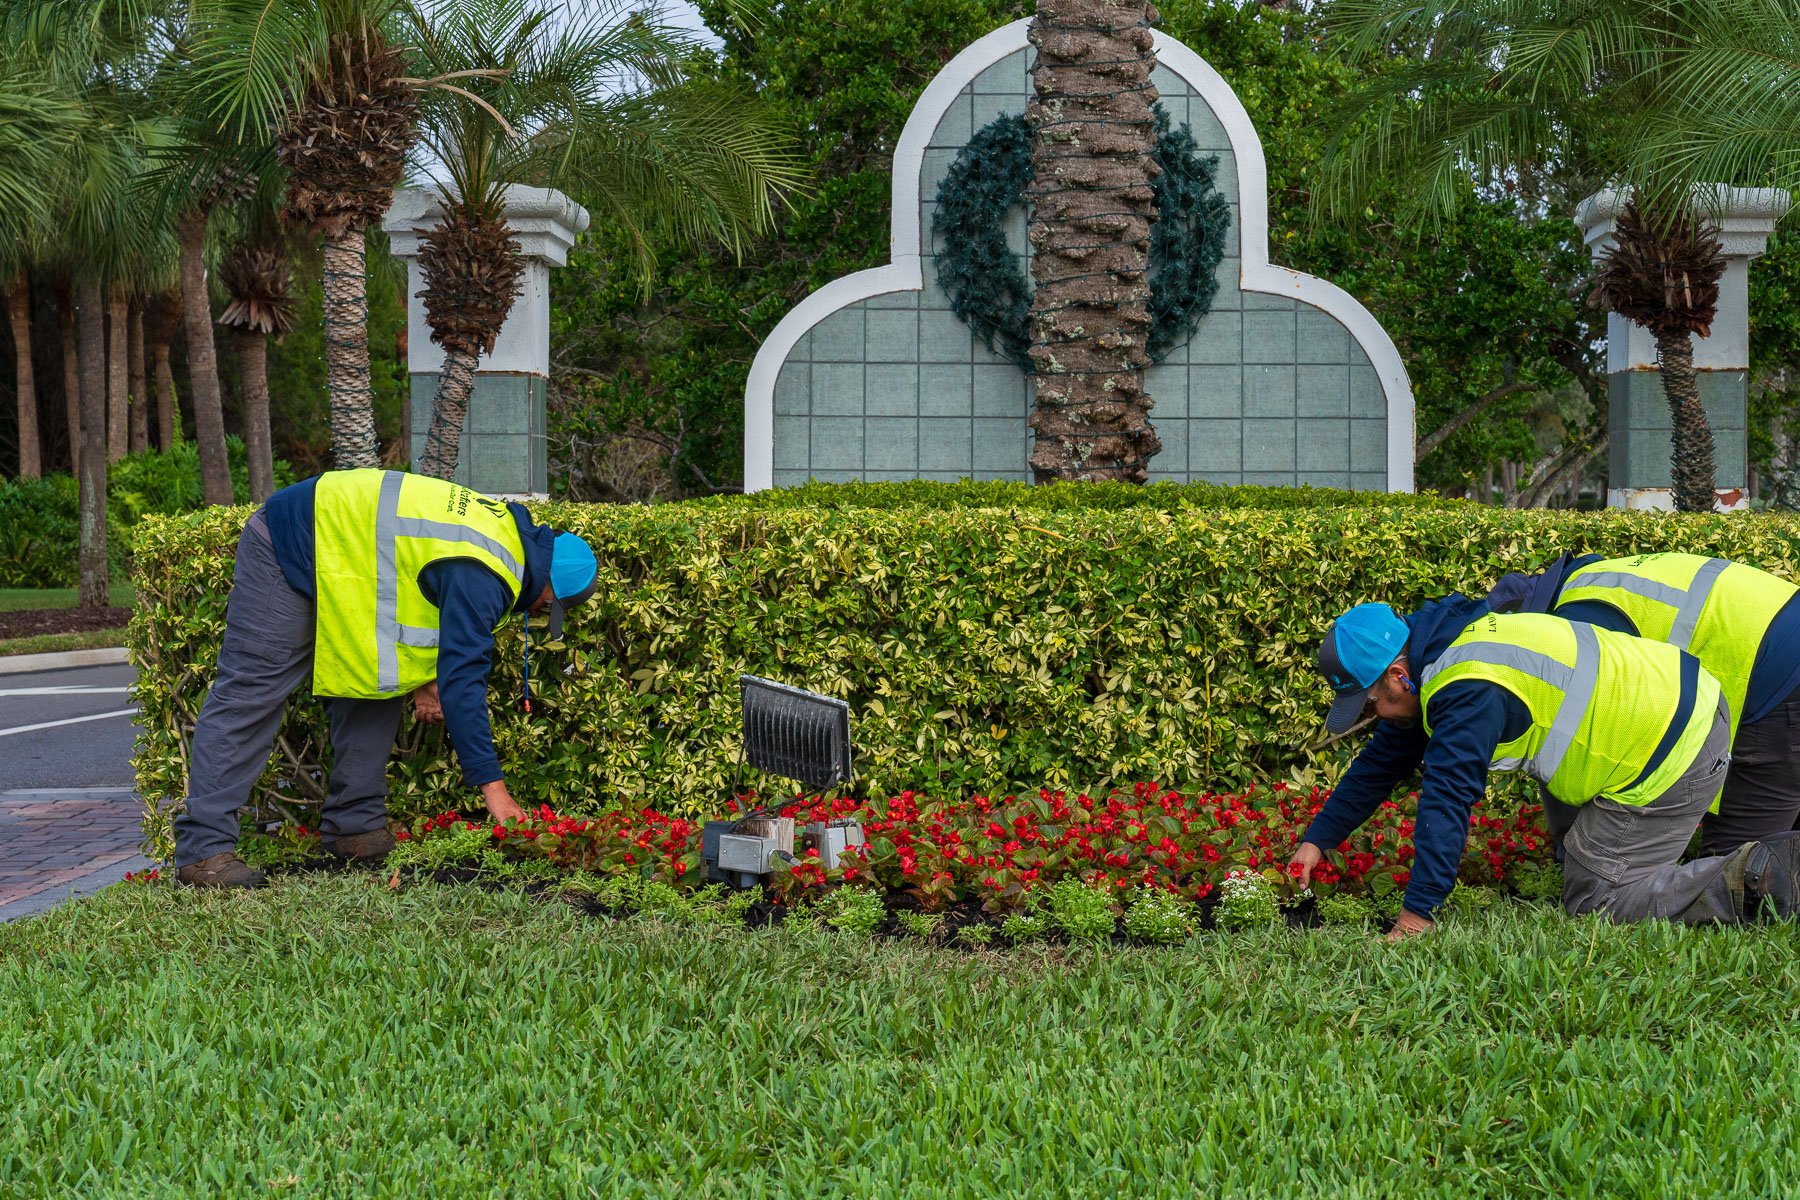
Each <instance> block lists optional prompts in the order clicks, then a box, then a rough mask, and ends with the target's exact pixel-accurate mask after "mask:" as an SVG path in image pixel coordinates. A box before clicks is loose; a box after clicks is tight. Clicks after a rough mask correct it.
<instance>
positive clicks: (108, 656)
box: [0, 646, 131, 675]
mask: <svg viewBox="0 0 1800 1200" xmlns="http://www.w3.org/2000/svg"><path fill="white" fill-rule="evenodd" d="M130 661H131V658H130V654H129V652H128V651H127V650H126V649H125V647H123V646H96V647H94V648H92V649H90V650H60V651H57V652H56V653H53V654H8V655H5V656H0V675H24V674H26V673H28V672H31V671H60V670H63V669H64V668H67V667H105V666H111V665H112V664H114V663H122V662H130Z"/></svg>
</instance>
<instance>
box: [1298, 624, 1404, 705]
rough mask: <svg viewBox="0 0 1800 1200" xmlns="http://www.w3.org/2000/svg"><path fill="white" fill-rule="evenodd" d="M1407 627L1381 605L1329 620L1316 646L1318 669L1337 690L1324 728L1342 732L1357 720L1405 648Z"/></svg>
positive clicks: (1333, 689)
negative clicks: (1376, 687) (1325, 630)
mask: <svg viewBox="0 0 1800 1200" xmlns="http://www.w3.org/2000/svg"><path fill="white" fill-rule="evenodd" d="M1409 632H1410V630H1409V629H1408V628H1407V625H1406V622H1405V621H1403V620H1401V619H1400V617H1399V616H1398V615H1397V614H1396V613H1395V612H1394V610H1393V609H1391V608H1389V607H1388V606H1387V605H1385V604H1359V605H1357V606H1356V607H1355V608H1353V609H1351V610H1350V611H1349V612H1347V613H1345V614H1344V615H1343V616H1341V617H1339V618H1338V619H1337V620H1335V621H1333V622H1332V623H1331V629H1330V630H1329V631H1328V632H1327V633H1326V634H1325V640H1324V641H1323V642H1322V643H1320V645H1319V670H1321V671H1323V672H1324V673H1325V679H1326V682H1328V683H1330V684H1331V690H1332V691H1334V692H1336V693H1337V700H1336V701H1334V702H1333V703H1332V705H1331V711H1330V712H1329V713H1327V714H1326V715H1325V728H1326V729H1329V730H1330V731H1331V732H1332V733H1342V732H1344V731H1345V730H1346V729H1349V728H1350V727H1351V726H1352V725H1354V724H1356V722H1357V719H1358V718H1359V717H1361V716H1362V712H1363V708H1364V707H1365V706H1366V705H1367V704H1368V700H1369V689H1370V688H1372V687H1374V686H1375V683H1376V681H1377V680H1379V679H1380V678H1381V675H1382V672H1384V671H1386V670H1387V669H1388V667H1390V666H1392V665H1393V662H1394V660H1395V659H1396V658H1399V657H1400V656H1401V655H1402V654H1404V653H1405V652H1406V638H1407V635H1408V633H1409Z"/></svg>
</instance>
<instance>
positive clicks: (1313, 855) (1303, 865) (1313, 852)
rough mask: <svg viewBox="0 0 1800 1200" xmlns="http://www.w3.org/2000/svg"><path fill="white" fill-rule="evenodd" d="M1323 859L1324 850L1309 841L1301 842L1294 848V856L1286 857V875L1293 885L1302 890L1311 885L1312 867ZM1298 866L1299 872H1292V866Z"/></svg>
mask: <svg viewBox="0 0 1800 1200" xmlns="http://www.w3.org/2000/svg"><path fill="white" fill-rule="evenodd" d="M1324 861H1325V852H1324V851H1323V850H1321V849H1319V848H1318V847H1317V846H1315V845H1313V844H1312V843H1311V842H1301V843H1300V844H1299V845H1298V846H1297V847H1295V848H1294V857H1292V858H1290V859H1288V868H1289V869H1288V876H1289V878H1291V879H1292V880H1293V881H1294V884H1295V886H1297V887H1299V888H1300V889H1301V890H1302V891H1305V890H1306V889H1307V888H1309V887H1311V886H1312V873H1313V868H1314V867H1316V866H1318V865H1319V864H1320V863H1322V862H1324ZM1294 867H1299V868H1300V873H1299V874H1298V875H1296V874H1294V872H1293V868H1294Z"/></svg>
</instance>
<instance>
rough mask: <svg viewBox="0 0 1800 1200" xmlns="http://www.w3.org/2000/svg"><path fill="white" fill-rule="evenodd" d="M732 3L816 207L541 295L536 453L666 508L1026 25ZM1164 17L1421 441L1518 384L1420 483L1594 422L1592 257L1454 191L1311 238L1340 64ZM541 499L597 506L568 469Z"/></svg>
mask: <svg viewBox="0 0 1800 1200" xmlns="http://www.w3.org/2000/svg"><path fill="white" fill-rule="evenodd" d="M728 7H729V6H728V4H727V3H726V0H703V2H702V3H701V5H700V8H701V12H702V13H703V15H704V16H705V17H706V19H707V21H708V23H709V24H710V25H711V26H712V27H713V28H714V29H715V30H717V31H718V32H719V34H720V36H721V38H722V40H723V43H724V48H723V50H722V52H721V54H720V63H719V69H720V71H721V72H722V73H723V74H724V75H726V76H727V77H729V78H732V79H735V80H740V81H743V82H745V83H747V84H749V85H751V86H753V87H755V88H756V89H757V90H758V92H759V94H761V95H762V96H763V97H764V98H765V99H767V100H768V101H769V102H770V103H772V104H775V105H777V106H778V107H780V108H782V109H784V110H785V111H786V112H787V113H788V114H789V116H790V119H791V120H792V122H793V124H794V126H795V127H796V128H798V129H800V130H802V131H803V134H802V136H803V138H804V139H805V144H806V147H807V150H808V152H809V153H810V155H811V157H812V161H813V164H814V167H815V170H816V173H817V188H816V192H815V193H814V194H813V195H810V196H806V197H799V198H796V199H795V201H794V202H793V205H792V207H791V209H790V211H789V212H788V214H787V216H786V219H785V221H784V223H783V225H782V228H781V231H780V233H779V235H778V236H776V237H775V238H772V239H770V240H768V241H766V242H764V243H762V244H760V245H758V246H756V247H755V248H754V249H753V251H752V252H751V254H750V256H749V257H748V258H747V259H746V261H745V262H743V263H742V264H738V263H736V262H734V261H732V260H730V259H729V258H726V257H721V256H717V255H712V256H707V255H699V256H696V255H694V254H693V253H692V252H689V251H681V252H677V251H675V250H674V249H672V248H665V249H664V252H663V253H662V255H661V260H660V262H661V268H662V271H661V274H660V275H659V279H658V282H657V284H656V286H655V288H654V290H653V292H652V293H651V295H650V296H649V297H648V298H645V297H644V296H643V295H642V293H641V291H640V289H639V287H638V285H637V283H636V281H635V279H634V278H633V277H632V274H631V259H630V256H629V253H628V248H627V246H626V245H625V243H624V241H623V239H622V238H620V237H619V236H618V235H617V234H616V233H614V232H612V231H608V230H606V229H598V230H595V231H594V232H593V233H592V234H590V235H589V237H588V238H587V240H586V242H585V243H584V245H583V246H582V247H581V248H580V249H578V250H577V252H576V254H575V255H574V257H573V258H572V259H571V262H570V265H569V267H568V268H566V269H564V270H561V271H558V272H555V273H554V274H553V276H552V287H553V289H554V293H555V294H554V304H555V309H554V312H553V332H552V357H553V360H554V362H555V364H556V383H557V388H556V396H555V401H556V403H555V412H554V413H553V417H552V427H551V432H552V438H553V451H554V452H555V453H556V454H557V456H558V457H559V458H561V459H562V460H563V461H565V462H567V461H570V459H571V457H572V456H571V453H570V448H571V446H572V445H574V444H576V443H580V442H585V443H591V442H592V441H594V440H595V439H599V438H604V437H605V436H607V435H608V434H616V433H618V432H620V431H625V430H637V431H648V432H649V433H651V434H652V435H653V440H655V441H656V442H657V443H659V444H660V445H662V446H664V447H666V448H667V452H668V466H667V469H668V472H669V474H670V475H671V476H672V478H673V480H674V483H675V489H676V491H677V492H678V493H679V494H685V495H693V494H697V493H702V492H707V491H712V490H730V489H731V488H733V487H735V486H736V485H737V484H738V483H739V481H740V478H741V469H742V467H741V431H742V427H743V426H742V421H743V416H742V403H743V386H744V381H745V379H746V378H747V376H748V374H749V368H750V363H751V360H752V358H753V357H754V355H755V352H756V348H757V346H758V344H759V343H760V340H761V338H762V337H763V336H764V335H766V334H767V333H768V332H769V331H770V330H771V329H773V328H774V325H775V323H776V322H777V321H778V320H780V318H781V317H782V315H784V314H785V313H786V312H787V311H788V309H789V308H791V307H792V306H793V305H794V304H796V303H798V302H799V301H800V300H801V299H802V298H804V297H805V296H806V295H807V294H808V293H809V292H811V291H813V290H814V289H816V288H818V287H820V286H823V285H824V284H825V283H827V282H829V281H830V280H832V279H835V278H837V277H839V276H841V275H844V274H848V273H849V272H852V271H856V270H861V269H864V268H866V267H870V266H874V265H877V264H879V263H882V262H885V261H886V258H887V251H888V201H889V194H890V193H889V189H890V186H891V180H890V177H889V170H890V167H891V155H892V152H893V147H894V143H895V141H896V140H897V139H898V137H899V133H900V130H901V128H902V126H903V125H904V123H905V120H906V117H907V115H908V114H909V113H910V112H911V109H912V106H913V104H914V102H915V101H916V100H917V98H918V95H919V93H920V92H921V91H922V90H923V88H924V86H925V84H926V83H927V82H929V80H930V79H931V77H932V76H933V75H934V74H935V73H936V71H937V70H938V69H939V67H940V66H941V65H942V64H943V63H944V62H947V61H948V60H949V59H950V58H951V57H953V56H954V55H955V54H957V53H958V52H959V51H961V50H962V49H963V47H965V46H966V45H967V44H968V43H969V42H971V41H973V40H974V39H976V38H977V37H979V36H981V35H982V34H985V33H987V32H988V31H990V30H992V29H994V28H997V27H998V26H1000V25H1002V24H1005V23H1007V22H1009V21H1012V20H1015V19H1017V18H1019V17H1022V16H1026V15H1029V13H1030V11H1031V10H1030V6H1029V5H1021V4H1016V3H1002V2H998V0H947V2H942V3H938V2H932V3H926V2H925V0H895V2H891V3H890V2H887V0H796V2H794V3H790V4H783V5H780V6H775V7H773V8H772V9H771V10H770V11H767V12H766V13H765V14H763V15H762V16H761V17H760V19H759V22H758V23H757V24H755V25H753V26H752V27H750V28H748V29H745V28H741V27H739V26H738V25H737V24H736V23H734V22H733V21H732V19H731V17H730V15H729V12H728ZM1159 7H1161V9H1162V12H1163V22H1162V26H1161V27H1162V29H1163V30H1164V32H1166V33H1168V34H1170V35H1171V36H1173V37H1175V38H1178V39H1180V40H1181V41H1183V42H1184V43H1186V44H1187V45H1189V46H1191V47H1193V48H1194V49H1195V50H1196V51H1198V52H1199V53H1200V54H1201V56H1202V57H1204V58H1205V59H1206V60H1207V61H1208V62H1210V63H1211V64H1212V65H1213V66H1215V67H1216V68H1217V69H1218V70H1219V71H1220V73H1221V74H1223V75H1224V76H1225V78H1226V79H1227V80H1228V81H1229V82H1230V83H1231V84H1232V86H1233V87H1234V88H1235V89H1236V90H1237V92H1238V95H1239V96H1240V98H1241V99H1242V100H1243V102H1244V105H1245V107H1246V108H1247V109H1248V110H1249V112H1250V115H1251V118H1252V120H1253V121H1254V122H1255V125H1256V128H1257V131H1258V133H1259V134H1260V135H1261V137H1262V140H1263V146H1264V150H1265V152H1266V157H1267V160H1268V164H1269V211H1270V250H1271V257H1272V258H1273V259H1274V261H1276V262H1278V263H1282V264H1285V265H1288V266H1292V267H1295V268H1297V269H1300V270H1305V271H1309V272H1313V273H1316V274H1319V275H1322V276H1324V277H1325V278H1327V279H1330V280H1332V281H1333V282H1335V283H1337V284H1339V285H1340V286H1343V287H1344V288H1346V289H1347V290H1349V291H1350V292H1351V293H1353V294H1354V295H1356V296H1357V297H1358V298H1359V299H1360V300H1362V301H1363V302H1364V303H1365V304H1367V305H1368V306H1369V308H1370V309H1371V310H1372V311H1373V312H1374V313H1375V315H1376V316H1377V317H1378V318H1379V319H1380V320H1381V321H1382V323H1383V325H1384V326H1385V327H1386V328H1387V330H1388V331H1389V333H1390V334H1391V335H1392V336H1393V338H1394V340H1395V342H1396V344H1397V345H1398V346H1399V348H1400V350H1401V353H1402V355H1403V356H1404V358H1405V360H1406V363H1407V369H1408V371H1409V373H1410V374H1411V377H1412V382H1413V389H1414V392H1415V394H1416V396H1417V399H1418V428H1419V431H1420V432H1421V434H1423V433H1425V432H1428V431H1430V430H1432V429H1434V428H1436V427H1437V426H1438V425H1440V424H1441V423H1442V422H1443V421H1444V420H1446V419H1447V418H1448V417H1449V416H1451V415H1453V414H1454V413H1456V412H1459V411H1461V410H1462V409H1464V408H1466V407H1467V406H1468V405H1469V403H1470V402H1472V401H1473V400H1474V399H1476V398H1477V397H1480V396H1481V395H1483V394H1484V393H1486V392H1488V391H1490V390H1491V389H1493V388H1495V387H1497V386H1499V385H1500V384H1501V383H1502V382H1504V381H1505V380H1506V378H1507V377H1508V376H1507V372H1508V371H1509V370H1510V371H1512V372H1513V377H1514V378H1517V379H1520V380H1523V381H1525V382H1527V383H1529V384H1531V385H1532V389H1533V390H1532V391H1528V392H1525V393H1522V394H1519V395H1516V396H1513V397H1511V398H1509V399H1507V400H1504V401H1502V402H1500V403H1499V404H1498V405H1497V406H1495V407H1494V408H1493V409H1492V410H1490V412H1489V414H1488V416H1487V417H1486V418H1485V419H1483V420H1481V421H1477V422H1475V423H1473V424H1472V426H1471V427H1470V428H1467V429H1465V430H1463V431H1461V432H1460V433H1458V434H1457V435H1455V436H1454V437H1452V438H1451V439H1450V440H1449V441H1448V442H1447V443H1446V444H1445V445H1444V446H1443V447H1442V448H1440V449H1438V450H1437V451H1436V452H1434V453H1433V454H1432V455H1430V456H1428V457H1427V458H1426V459H1425V461H1424V462H1423V463H1422V464H1421V466H1420V470H1419V481H1420V486H1422V487H1436V488H1439V489H1447V488H1454V487H1458V486H1462V485H1464V484H1466V483H1468V482H1469V481H1471V480H1472V479H1474V478H1475V477H1477V476H1478V475H1479V474H1480V473H1481V471H1482V470H1483V468H1484V467H1487V466H1490V465H1493V464H1494V463H1496V462H1497V461H1499V460H1500V459H1503V458H1510V459H1512V460H1514V461H1523V462H1527V463H1529V462H1531V461H1534V460H1535V459H1536V458H1537V457H1538V456H1539V453H1540V450H1539V447H1540V446H1541V445H1542V444H1543V439H1544V438H1546V437H1555V436H1559V435H1560V434H1561V433H1562V432H1564V431H1565V428H1564V427H1565V426H1566V425H1567V424H1568V423H1569V420H1570V418H1569V417H1568V415H1567V414H1565V413H1563V412H1561V411H1559V410H1558V409H1557V406H1556V405H1554V404H1552V403H1551V402H1550V400H1549V398H1548V395H1547V394H1548V393H1552V392H1555V391H1556V390H1557V389H1559V388H1564V389H1566V388H1567V387H1569V386H1571V385H1579V387H1580V388H1581V389H1582V390H1584V391H1585V392H1586V395H1587V404H1586V406H1578V407H1585V408H1586V411H1587V414H1588V417H1587V419H1589V420H1591V419H1593V418H1594V417H1596V416H1597V415H1598V413H1599V412H1600V411H1601V410H1603V408H1604V394H1603V386H1604V381H1603V378H1602V376H1601V372H1602V371H1603V369H1604V368H1603V364H1602V363H1601V361H1600V356H1599V348H1600V338H1601V337H1602V336H1603V334H1604V321H1603V320H1602V319H1601V316H1600V314H1599V313H1597V312H1595V311H1594V310H1592V309H1590V308H1589V307H1588V306H1587V305H1586V303H1585V300H1584V294H1585V292H1584V287H1583V280H1584V279H1585V275H1586V272H1587V269H1588V255H1587V252H1586V250H1585V249H1584V248H1583V247H1582V245H1581V242H1580V239H1579V236H1578V234H1577V232H1576V229H1575V226H1574V223H1573V221H1571V220H1570V219H1568V214H1567V213H1565V212H1562V211H1560V210H1559V211H1554V212H1551V211H1541V210H1540V207H1539V206H1536V205H1534V204H1533V203H1528V202H1525V201H1523V200H1520V199H1515V198H1512V197H1507V196H1489V197H1479V196H1477V195H1475V194H1474V192H1473V191H1471V193H1470V195H1469V196H1468V198H1467V202H1466V203H1465V204H1464V205H1463V207H1462V208H1461V209H1460V210H1459V211H1458V212H1457V213H1456V214H1455V215H1454V217H1453V218H1452V219H1451V220H1449V221H1447V222H1446V223H1445V224H1444V225H1443V226H1442V227H1441V228H1438V229H1436V230H1429V231H1421V230H1419V229H1417V228H1414V227H1410V226H1409V227H1405V228H1401V227H1398V226H1396V225H1395V224H1394V223H1392V221H1391V219H1390V217H1389V215H1388V214H1389V213H1390V212H1391V211H1393V209H1394V207H1395V204H1393V203H1387V202H1383V201H1381V200H1380V199H1379V198H1378V200H1377V201H1376V202H1375V203H1372V204H1371V206H1370V207H1369V208H1368V209H1367V210H1366V211H1365V212H1364V213H1363V214H1362V219H1361V220H1360V221H1358V222H1356V223H1354V224H1342V225H1337V226H1333V227H1328V228H1319V229H1315V228H1314V227H1313V226H1312V224H1311V221H1310V217H1309V212H1308V205H1309V201H1310V196H1311V193H1310V180H1311V179H1312V177H1313V176H1314V175H1315V174H1316V173H1317V165H1318V163H1319V162H1320V160H1321V156H1322V155H1323V153H1324V150H1325V145H1324V142H1325V138H1326V136H1327V118H1326V109H1327V108H1328V106H1329V105H1330V104H1331V102H1332V101H1333V100H1335V99H1336V98H1337V97H1339V96H1341V95H1342V94H1343V93H1344V91H1345V90H1346V89H1347V87H1348V85H1349V83H1350V82H1351V80H1352V76H1351V74H1350V68H1348V67H1346V66H1344V65H1343V64H1342V63H1340V62H1339V61H1338V60H1337V59H1335V58H1334V57H1333V56H1332V55H1331V54H1330V53H1329V51H1328V48H1327V47H1325V46H1323V45H1322V44H1321V42H1320V41H1319V39H1318V36H1317V34H1316V32H1315V30H1314V29H1313V27H1312V26H1311V25H1310V24H1309V23H1308V18H1306V17H1305V16H1303V15H1295V14H1291V13H1285V12H1281V11H1278V10H1276V9H1273V8H1270V7H1268V6H1264V5H1260V4H1245V5H1243V6H1241V7H1240V6H1239V5H1238V4H1236V3H1232V2H1229V0H1169V2H1168V3H1166V4H1163V5H1161V6H1159ZM1794 267H1800V263H1796V264H1793V265H1792V266H1790V265H1788V264H1786V262H1785V260H1783V262H1782V264H1781V265H1780V266H1779V267H1776V265H1775V264H1774V263H1773V262H1771V263H1770V264H1766V265H1764V266H1761V267H1759V268H1758V271H1760V272H1762V273H1764V274H1770V273H1773V272H1774V271H1776V270H1779V271H1780V272H1781V273H1782V274H1783V275H1784V277H1785V276H1786V275H1787V274H1788V273H1790V272H1791V271H1792V270H1793V269H1794ZM1789 308H1790V309H1792V306H1791V305H1790V306H1789ZM1795 319H1796V320H1797V321H1800V318H1795ZM1761 344H1763V345H1767V346H1770V347H1771V348H1773V344H1772V343H1769V342H1767V341H1766V340H1765V342H1764V343H1761ZM1796 350H1800V347H1796ZM1782 352H1783V353H1786V350H1785V348H1784V349H1783V350H1782ZM1795 361H1800V358H1796V360H1795ZM1596 406H1597V407H1596ZM1563 407H1566V405H1565V406H1563ZM1576 423H1577V424H1579V423H1583V422H1580V421H1577V422H1576ZM560 486H562V487H564V489H565V494H567V495H569V496H571V497H576V498H589V499H597V498H613V493H612V492H610V491H609V490H608V489H607V488H606V487H604V486H601V485H600V484H599V482H598V481H596V480H593V479H587V478H582V477H580V476H579V473H577V474H576V475H575V476H572V477H571V478H569V479H567V480H564V481H563V482H562V484H561V485H560Z"/></svg>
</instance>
